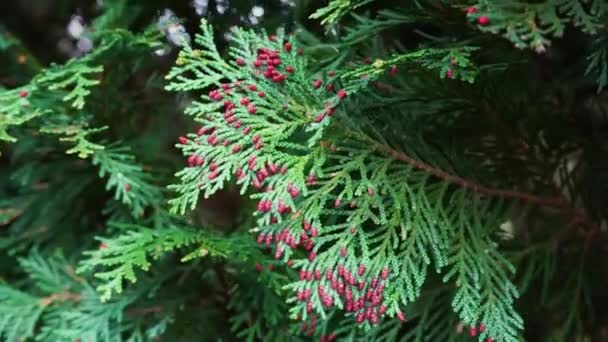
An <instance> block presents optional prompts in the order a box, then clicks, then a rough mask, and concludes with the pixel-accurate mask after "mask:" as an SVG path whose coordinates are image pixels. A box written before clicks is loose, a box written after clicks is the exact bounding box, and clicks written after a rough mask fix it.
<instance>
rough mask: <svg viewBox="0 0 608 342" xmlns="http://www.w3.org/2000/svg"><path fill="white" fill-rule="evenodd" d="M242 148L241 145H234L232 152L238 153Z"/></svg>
mask: <svg viewBox="0 0 608 342" xmlns="http://www.w3.org/2000/svg"><path fill="white" fill-rule="evenodd" d="M240 150H241V145H238V144H237V145H234V146H233V147H232V153H238V152H239V151H240Z"/></svg>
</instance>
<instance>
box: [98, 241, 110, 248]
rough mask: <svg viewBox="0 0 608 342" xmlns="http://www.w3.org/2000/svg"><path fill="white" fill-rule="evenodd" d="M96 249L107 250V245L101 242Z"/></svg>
mask: <svg viewBox="0 0 608 342" xmlns="http://www.w3.org/2000/svg"><path fill="white" fill-rule="evenodd" d="M98 248H99V249H106V248H108V244H107V243H105V242H102V243H100V244H99V247H98Z"/></svg>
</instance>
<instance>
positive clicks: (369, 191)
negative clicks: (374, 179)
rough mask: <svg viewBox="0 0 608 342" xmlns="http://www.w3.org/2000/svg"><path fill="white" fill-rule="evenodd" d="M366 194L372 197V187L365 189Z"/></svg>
mask: <svg viewBox="0 0 608 342" xmlns="http://www.w3.org/2000/svg"><path fill="white" fill-rule="evenodd" d="M367 194H368V195H370V196H374V189H373V188H372V187H369V188H367Z"/></svg>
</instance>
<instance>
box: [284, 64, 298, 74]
mask: <svg viewBox="0 0 608 342" xmlns="http://www.w3.org/2000/svg"><path fill="white" fill-rule="evenodd" d="M285 71H287V72H288V73H290V74H293V73H294V72H295V71H296V69H295V68H294V67H292V66H291V65H288V66H287V67H285Z"/></svg>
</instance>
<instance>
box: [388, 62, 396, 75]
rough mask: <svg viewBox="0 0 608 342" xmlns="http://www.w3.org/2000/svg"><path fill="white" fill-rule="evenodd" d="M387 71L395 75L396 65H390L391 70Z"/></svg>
mask: <svg viewBox="0 0 608 342" xmlns="http://www.w3.org/2000/svg"><path fill="white" fill-rule="evenodd" d="M389 73H390V74H391V75H393V76H394V75H397V66H396V65H393V66H391V71H389Z"/></svg>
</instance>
